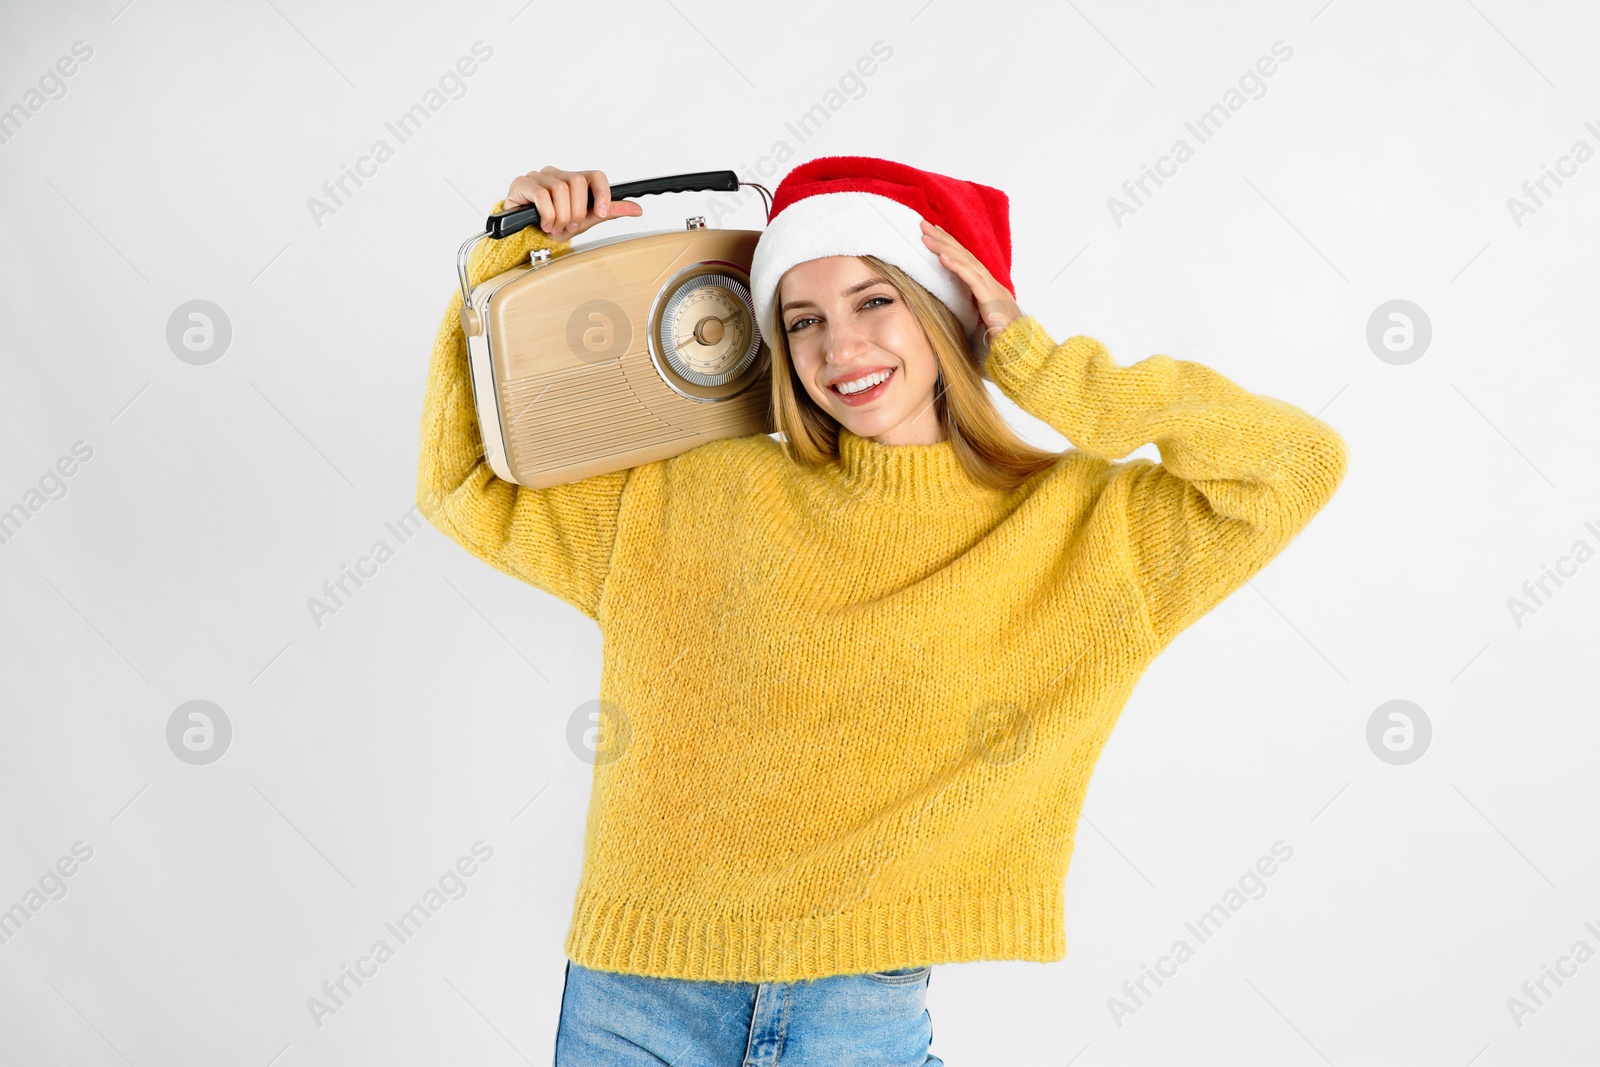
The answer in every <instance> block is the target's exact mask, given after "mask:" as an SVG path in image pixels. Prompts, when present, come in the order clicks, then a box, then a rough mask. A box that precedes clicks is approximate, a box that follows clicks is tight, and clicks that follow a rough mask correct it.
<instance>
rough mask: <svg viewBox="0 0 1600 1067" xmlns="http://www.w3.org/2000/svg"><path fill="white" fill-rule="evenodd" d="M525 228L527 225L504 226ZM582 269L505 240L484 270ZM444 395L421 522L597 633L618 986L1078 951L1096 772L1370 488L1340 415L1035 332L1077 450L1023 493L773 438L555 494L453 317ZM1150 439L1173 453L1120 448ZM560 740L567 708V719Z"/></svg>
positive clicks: (599, 798) (599, 883)
mask: <svg viewBox="0 0 1600 1067" xmlns="http://www.w3.org/2000/svg"><path fill="white" fill-rule="evenodd" d="M499 207H500V205H496V207H495V209H493V210H499ZM535 247H550V248H551V249H552V254H553V255H555V256H560V255H564V254H566V253H567V252H569V251H570V250H571V248H570V245H568V244H565V243H559V242H552V241H550V240H549V238H548V237H547V235H545V234H544V233H543V232H542V231H539V230H537V229H528V230H524V231H523V232H522V233H521V234H518V235H516V236H514V237H511V238H507V239H506V240H504V241H500V242H483V243H482V244H480V245H479V247H478V248H477V249H476V250H475V254H474V257H473V260H472V262H471V264H470V267H469V277H470V278H471V280H472V282H473V283H474V284H476V283H477V282H478V281H479V280H481V279H483V278H485V277H488V276H491V275H493V274H496V273H498V272H499V271H501V270H504V269H506V268H508V267H510V266H512V265H513V264H514V263H515V262H517V261H518V260H519V259H522V258H524V257H525V256H526V255H527V254H528V251H529V249H530V248H535ZM460 302H461V300H460V295H459V294H457V295H456V296H455V297H454V298H453V299H452V301H451V304H450V307H449V310H448V311H447V313H446V315H445V317H444V321H443V323H442V324H441V326H440V328H439V333H438V338H437V340H436V342H435V345H434V349H433V355H432V362H431V366H430V369H429V372H428V380H427V389H426V397H425V401H424V411H423V418H422V431H421V463H420V468H419V471H418V479H417V503H418V505H419V507H420V509H421V511H422V513H423V514H424V515H426V516H427V517H428V519H429V520H430V521H431V522H432V523H433V524H434V525H435V526H437V527H438V528H439V529H440V530H441V531H443V532H444V533H445V534H447V535H448V536H450V537H451V538H453V539H454V540H456V541H457V542H459V543H460V544H461V545H463V546H464V547H465V548H466V549H467V550H468V551H469V552H471V553H472V554H473V555H475V556H477V557H478V558H480V559H483V560H485V561H487V562H488V563H490V564H492V565H493V566H495V567H497V568H499V569H500V570H502V571H504V572H506V573H508V574H510V575H513V576H514V577H516V578H519V579H521V580H522V581H525V582H527V583H529V584H531V585H533V586H535V587H537V588H539V589H542V590H545V591H546V592H549V593H551V594H553V595H555V596H557V597H560V598H561V599H563V600H565V601H567V602H568V603H570V604H572V605H573V606H575V607H576V608H577V609H578V610H580V611H581V612H583V613H584V614H585V615H587V616H589V617H590V618H592V619H594V620H595V621H596V622H597V623H598V624H599V626H600V629H601V634H602V637H603V642H604V656H603V659H602V665H601V672H600V693H599V695H600V698H601V700H602V701H603V702H604V707H605V708H606V709H607V714H606V719H605V722H604V733H603V739H602V744H601V747H600V751H599V754H598V758H597V759H596V762H595V767H594V774H593V781H592V787H591V789H592V792H591V796H590V804H589V816H588V823H587V828H586V833H585V837H584V858H583V869H582V874H581V876H580V880H579V883H578V888H577V893H576V900H575V903H574V909H573V916H572V924H571V927H570V929H569V931H568V934H567V937H566V943H565V949H566V952H567V955H568V956H569V957H570V958H571V959H573V960H575V961H577V962H578V963H581V964H583V965H584V966H587V967H592V968H597V969H601V970H609V971H619V972H625V973H632V974H641V975H650V976H656V977H672V978H694V979H715V980H729V981H741V982H773V981H796V980H800V979H810V978H819V977H823V976H827V975H834V974H847V973H860V972H864V971H877V970H886V969H890V968H899V967H910V966H919V965H922V964H930V963H947V962H957V961H964V960H980V959H1018V960H1034V961H1041V962H1045V961H1052V960H1059V959H1061V958H1062V957H1063V956H1064V955H1065V953H1066V936H1065V928H1064V917H1063V913H1062V896H1063V886H1064V882H1065V877H1066V873H1067V867H1068V863H1069V861H1070V859H1071V855H1072V849H1073V844H1074V838H1075V833H1076V828H1077V823H1078V814H1079V810H1080V808H1081V805H1082V803H1083V799H1084V796H1085V793H1086V792H1087V789H1088V785H1089V778H1090V774H1091V772H1092V771H1093V768H1094V765H1095V762H1096V760H1097V759H1098V757H1099V754H1100V752H1101V750H1102V747H1103V746H1104V744H1105V741H1106V738H1107V736H1108V735H1109V734H1110V732H1111V729H1112V726H1113V724H1114V723H1115V722H1116V719H1117V716H1118V714H1119V713H1120V711H1121V709H1122V707H1123V705H1124V704H1125V702H1126V700H1127V698H1128V695H1129V693H1130V692H1131V691H1132V689H1133V686H1134V684H1135V682H1136V681H1137V680H1138V678H1139V676H1140V675H1141V673H1142V672H1143V671H1144V669H1145V668H1146V666H1147V665H1148V664H1149V663H1150V661H1151V660H1152V659H1153V658H1154V657H1155V656H1156V655H1157V654H1158V653H1159V652H1160V651H1161V650H1162V649H1163V648H1164V647H1166V645H1167V644H1168V643H1169V642H1170V641H1171V640H1172V638H1173V637H1174V636H1175V635H1177V634H1178V633H1179V632H1180V631H1182V630H1183V629H1184V627H1186V626H1188V625H1189V624H1190V623H1192V622H1194V621H1195V620H1196V619H1198V618H1200V617H1201V616H1202V615H1204V614H1205V613H1206V612H1207V611H1209V610H1210V609H1211V608H1212V607H1214V606H1215V605H1216V604H1217V603H1219V602H1220V601H1221V600H1222V599H1223V598H1225V597H1226V596H1228V595H1229V594H1230V593H1232V592H1233V591H1234V590H1236V589H1238V588H1239V587H1240V586H1241V585H1243V584H1244V582H1245V580H1246V579H1247V578H1249V577H1250V576H1251V575H1253V574H1255V573H1256V572H1257V571H1259V570H1260V569H1261V568H1262V567H1263V566H1264V565H1265V564H1266V563H1267V562H1268V561H1269V560H1271V559H1272V558H1273V557H1274V556H1275V555H1276V554H1277V553H1278V552H1279V551H1280V550H1282V549H1283V548H1284V546H1285V545H1287V544H1288V543H1289V542H1290V540H1292V539H1293V538H1294V537H1295V536H1296V534H1297V533H1298V532H1299V531H1300V530H1301V529H1302V528H1303V527H1304V526H1305V525H1306V523H1307V522H1308V521H1309V520H1310V519H1311V517H1312V516H1313V515H1314V514H1315V513H1316V512H1317V511H1318V510H1319V509H1320V508H1321V507H1322V506H1323V505H1324V504H1325V503H1326V502H1327V501H1328V500H1329V498H1330V497H1331V496H1332V495H1333V493H1334V491H1335V489H1336V488H1337V487H1338V485H1339V483H1340V482H1341V480H1342V479H1343V476H1344V472H1345V466H1346V450H1345V445H1344V442H1343V440H1342V439H1341V438H1340V436H1339V435H1338V433H1336V432H1335V431H1334V430H1333V429H1331V428H1330V427H1329V426H1328V425H1327V424H1326V423H1324V422H1322V421H1320V420H1318V419H1315V418H1313V417H1312V416H1310V415H1308V414H1306V413H1305V412H1304V411H1302V410H1300V409H1299V408H1297V407H1294V406H1292V405H1290V404H1287V403H1284V402H1282V401H1278V400H1274V399H1271V398H1268V397H1264V396H1259V395H1256V394H1253V393H1250V392H1247V391H1246V390H1244V389H1242V388H1241V387H1239V386H1238V385H1235V384H1234V383H1233V382H1232V381H1230V380H1229V379H1227V378H1225V377H1223V376H1222V375H1221V374H1219V373H1217V372H1216V371H1213V370H1210V369H1209V368H1207V367H1205V366H1203V365H1201V364H1198V363H1192V362H1187V361H1184V360H1177V359H1172V358H1170V357H1168V356H1161V355H1157V356H1151V357H1149V358H1147V359H1145V360H1143V361H1141V362H1138V363H1134V364H1132V365H1130V366H1126V367H1123V366H1118V365H1117V364H1116V363H1114V362H1113V361H1112V359H1111V357H1110V355H1109V354H1108V353H1107V351H1106V349H1105V348H1104V347H1103V346H1102V345H1101V344H1100V343H1099V342H1098V341H1096V340H1094V339H1092V338H1090V337H1084V336H1076V337H1072V338H1069V339H1068V340H1067V341H1066V342H1065V343H1063V344H1056V343H1055V342H1054V341H1052V340H1051V339H1050V338H1049V336H1048V335H1047V334H1046V333H1045V331H1044V329H1043V328H1042V327H1041V326H1040V324H1039V323H1038V321H1037V320H1035V319H1034V318H1033V317H1032V316H1023V317H1022V318H1019V319H1017V320H1016V321H1015V322H1013V323H1011V325H1009V326H1008V327H1007V328H1006V329H1005V330H1004V331H1003V332H1002V333H1001V334H999V335H998V336H997V337H996V339H995V340H994V342H993V344H992V345H991V347H990V350H989V355H988V367H989V373H990V375H991V376H992V379H993V381H994V382H995V384H996V385H997V386H998V387H999V388H1000V390H1001V391H1002V392H1003V393H1004V394H1005V395H1006V396H1008V397H1010V398H1011V399H1012V400H1013V401H1015V402H1016V404H1017V405H1018V406H1019V407H1021V408H1022V409H1023V410H1024V411H1027V412H1029V413H1030V414H1032V415H1035V416H1037V417H1038V418H1040V419H1042V420H1043V421H1045V422H1046V423H1048V424H1049V425H1051V426H1053V427H1054V428H1055V429H1056V430H1058V431H1060V433H1061V434H1062V435H1063V436H1065V437H1066V438H1067V440H1068V441H1069V442H1071V444H1072V445H1073V446H1074V447H1073V448H1071V449H1069V450H1068V451H1066V452H1064V453H1063V454H1062V458H1061V460H1060V461H1058V462H1057V463H1056V464H1055V465H1054V466H1052V467H1050V468H1048V469H1046V470H1044V471H1041V472H1039V473H1037V474H1035V475H1034V476H1033V477H1031V478H1030V479H1028V481H1027V482H1025V483H1024V484H1023V485H1021V486H1020V487H1019V488H1017V489H1016V490H1014V491H1011V492H1004V491H1000V490H993V489H989V488H986V487H983V486H981V485H979V484H977V483H975V482H972V481H970V480H969V479H968V478H967V477H966V475H965V473H964V470H963V468H962V467H961V465H960V463H959V461H958V459H957V456H956V453H955V451H954V446H953V445H952V444H951V443H950V442H949V441H942V442H939V443H937V444H931V445H899V446H889V445H882V444H879V443H877V442H876V441H874V440H871V439H868V438H861V437H857V436H855V435H854V434H852V433H850V432H849V431H848V430H844V431H842V432H841V434H840V439H839V457H838V460H837V462H834V463H830V464H829V465H827V466H825V467H823V468H820V469H817V470H807V469H805V468H803V467H800V466H799V465H797V464H794V463H792V462H791V461H789V460H788V459H787V458H786V457H785V456H784V454H783V452H782V450H781V446H780V445H779V443H778V442H777V441H775V440H773V439H772V438H770V437H767V436H765V435H759V434H758V435H752V436H747V437H739V438H728V439H723V440H718V441H712V442H708V443H706V444H703V445H700V446H698V447H696V448H693V449H691V450H689V451H687V452H684V453H682V454H680V455H677V456H673V457H671V458H669V459H665V460H659V461H655V462H651V463H646V464H642V465H640V466H637V467H634V468H631V469H629V470H624V471H617V472H614V473H611V474H607V475H601V476H598V477H593V478H588V479H585V480H583V481H580V482H576V483H572V484H569V485H563V486H556V487H553V488H549V489H530V488H526V487H522V486H517V485H513V484H511V483H508V482H504V481H501V480H500V479H498V478H496V477H495V476H494V474H493V472H492V471H491V470H490V469H489V466H488V464H487V463H486V462H485V461H484V459H483V446H482V441H481V439H480V437H479V432H478V426H477V420H476V416H475V413H474V409H473V400H472V392H471V388H470V385H469V379H468V368H467V358H466V347H465V340H464V338H463V336H462V334H461V330H460V326H459V324H458V322H457V314H458V311H459V309H460ZM1146 442H1154V443H1155V444H1156V445H1157V447H1158V449H1159V451H1160V454H1161V460H1162V461H1161V463H1159V464H1157V463H1153V462H1152V461H1150V460H1148V459H1144V458H1138V459H1129V460H1122V461H1121V462H1117V461H1118V460H1119V459H1121V457H1125V456H1126V455H1127V454H1128V453H1129V452H1131V451H1132V450H1134V449H1135V448H1138V447H1139V446H1140V445H1143V444H1145V443H1146ZM538 711H539V713H540V714H543V715H546V716H550V717H551V718H552V721H554V720H556V719H559V718H561V717H563V716H564V713H565V711H566V709H563V708H552V707H547V708H540V709H538Z"/></svg>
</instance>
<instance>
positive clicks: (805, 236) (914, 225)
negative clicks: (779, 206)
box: [750, 192, 978, 340]
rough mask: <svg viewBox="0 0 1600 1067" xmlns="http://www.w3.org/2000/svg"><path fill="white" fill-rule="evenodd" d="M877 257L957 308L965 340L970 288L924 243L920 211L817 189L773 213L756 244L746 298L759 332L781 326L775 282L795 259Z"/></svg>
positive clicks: (970, 325)
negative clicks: (812, 194) (752, 300)
mask: <svg viewBox="0 0 1600 1067" xmlns="http://www.w3.org/2000/svg"><path fill="white" fill-rule="evenodd" d="M866 255H871V256H877V257H878V258H879V259H881V260H884V261H885V262H887V263H893V264H894V265H895V266H897V267H899V268H900V269H901V270H903V271H905V272H906V273H907V274H909V275H911V277H913V278H915V279H916V280H917V282H918V283H919V284H921V285H922V287H923V288H925V289H927V290H928V292H930V293H932V294H933V295H934V296H935V297H936V298H938V299H939V300H940V301H941V302H943V303H944V305H945V306H946V307H948V308H949V309H950V310H951V311H953V312H955V315H956V318H957V319H958V320H960V322H961V325H962V327H963V328H964V329H965V330H966V332H967V336H968V338H969V340H970V338H971V337H972V335H973V332H974V331H975V330H976V328H977V326H978V311H977V309H976V308H975V307H973V306H972V293H971V291H970V290H969V289H968V288H967V286H966V283H965V282H963V281H962V280H961V279H960V278H958V277H957V276H956V275H955V273H954V272H953V271H951V270H950V269H949V268H948V267H946V266H945V265H944V264H942V263H940V262H939V257H938V256H937V255H935V254H934V253H933V251H932V250H930V249H929V248H928V246H927V245H926V244H924V243H923V240H922V216H921V215H919V214H917V213H916V212H915V211H913V210H912V209H911V208H909V207H907V206H906V205H904V204H902V203H900V202H899V201H898V200H891V199H890V198H889V197H886V196H880V195H878V194H877V193H863V192H841V193H818V194H816V195H815V196H808V197H806V198H805V199H803V200H797V201H795V202H794V203H793V204H790V205H789V206H788V207H786V208H784V209H783V210H782V211H780V212H778V215H777V217H776V218H774V219H773V220H772V221H771V222H770V223H768V224H767V228H766V229H765V230H764V231H762V234H761V237H760V239H759V240H757V241H756V250H755V254H754V255H753V256H752V257H751V261H750V295H751V297H752V299H754V301H755V305H756V320H757V322H758V323H759V324H760V328H761V329H762V331H763V332H765V331H768V330H771V329H781V328H782V324H781V323H780V322H779V321H778V320H777V318H776V308H775V304H776V301H775V299H774V297H775V296H776V295H777V288H778V281H779V280H780V279H781V278H782V277H783V275H784V272H785V271H787V270H788V269H789V268H790V267H792V266H794V265H795V264H796V263H804V262H806V261H807V260H812V259H822V258H824V257H826V256H866Z"/></svg>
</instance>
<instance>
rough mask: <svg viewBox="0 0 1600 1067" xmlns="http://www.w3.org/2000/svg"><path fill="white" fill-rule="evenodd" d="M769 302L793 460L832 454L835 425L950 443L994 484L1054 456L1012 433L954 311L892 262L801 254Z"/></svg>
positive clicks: (824, 459)
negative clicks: (773, 308) (773, 303)
mask: <svg viewBox="0 0 1600 1067" xmlns="http://www.w3.org/2000/svg"><path fill="white" fill-rule="evenodd" d="M777 302H778V304H779V311H780V312H781V314H780V315H779V318H778V321H777V323H776V325H775V326H774V327H773V328H772V329H771V331H770V332H769V333H768V334H767V338H768V341H769V342H770V344H769V347H770V348H771V350H772V357H773V375H772V393H773V409H774V414H775V421H776V422H777V425H778V428H779V429H780V430H781V431H783V435H784V444H785V447H786V449H787V451H788V452H789V454H790V455H791V456H792V457H793V458H794V459H796V460H797V461H799V462H801V463H804V464H807V465H809V466H822V465H825V464H827V463H830V462H832V461H833V460H834V458H835V457H836V456H837V455H838V449H839V443H838V431H839V429H840V428H841V427H842V428H845V429H848V430H849V431H850V432H851V433H853V434H855V435H856V436H858V437H863V438H871V439H873V440H875V441H877V442H878V443H880V444H885V445H923V444H936V443H938V442H941V441H946V440H948V441H950V443H951V445H952V446H953V448H954V450H955V453H956V455H957V457H958V458H959V459H960V461H961V463H962V465H963V466H964V467H965V468H966V470H967V473H968V474H969V476H971V477H972V478H973V480H974V481H976V482H978V483H979V484H982V485H986V486H988V487H990V488H995V489H1013V488H1015V487H1016V486H1017V485H1019V484H1021V483H1022V482H1023V481H1026V480H1027V479H1028V478H1029V477H1030V476H1032V475H1033V474H1035V473H1037V472H1038V471H1041V470H1044V469H1046V468H1048V467H1050V466H1051V465H1052V464H1054V463H1055V462H1056V460H1057V459H1059V458H1060V457H1059V455H1058V454H1057V453H1054V452H1047V451H1045V450H1044V449H1041V448H1035V447H1034V446H1032V445H1030V444H1028V443H1027V442H1026V441H1024V440H1022V438H1020V437H1018V436H1017V434H1016V432H1015V431H1013V430H1012V429H1011V426H1010V424H1009V423H1007V422H1006V421H1005V418H1004V417H1003V416H1002V415H1001V414H1000V412H999V409H998V408H996V407H995V404H994V401H993V399H992V398H991V396H990V394H989V391H988V390H987V389H986V388H985V387H984V384H983V379H984V373H983V369H982V365H981V363H980V361H979V359H978V358H977V357H976V356H975V355H974V353H973V350H972V346H971V345H970V344H969V343H968V341H967V340H966V338H965V336H964V334H965V331H964V328H963V326H962V324H961V322H960V321H959V320H958V319H957V318H956V315H955V313H954V312H953V311H951V310H950V308H949V307H948V306H946V305H945V304H944V303H943V302H942V301H940V300H939V299H937V298H936V297H934V295H933V294H932V293H930V292H929V291H928V290H927V288H925V287H924V286H923V285H922V284H921V283H920V282H918V281H917V280H916V279H914V278H912V277H911V276H910V275H909V274H907V273H906V272H905V271H904V270H902V269H901V268H900V267H898V266H896V265H895V264H893V263H889V262H886V261H885V260H882V259H879V258H878V257H877V256H873V255H864V256H827V257H823V258H820V259H813V260H808V261H806V262H803V263H799V264H796V265H795V266H793V267H791V268H789V270H788V271H787V273H785V274H784V276H783V280H782V282H781V283H780V284H779V286H778V297H777Z"/></svg>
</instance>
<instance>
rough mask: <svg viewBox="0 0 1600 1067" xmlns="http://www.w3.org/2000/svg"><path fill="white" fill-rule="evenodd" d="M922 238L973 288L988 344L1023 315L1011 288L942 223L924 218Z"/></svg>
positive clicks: (953, 271) (948, 266)
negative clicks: (1001, 281) (998, 280)
mask: <svg viewBox="0 0 1600 1067" xmlns="http://www.w3.org/2000/svg"><path fill="white" fill-rule="evenodd" d="M922 240H923V243H924V244H926V245H927V246H928V248H929V249H930V250H932V251H933V252H934V253H935V254H937V255H938V257H939V262H940V263H942V264H944V266H945V267H946V268H947V269H948V270H950V271H951V272H952V273H954V274H955V276H956V277H957V278H960V279H961V280H962V282H964V283H965V284H966V286H967V288H968V289H970V290H971V291H972V299H973V301H974V302H975V303H976V304H977V307H978V318H979V320H980V322H981V323H982V325H983V331H984V332H983V338H984V344H985V345H987V344H988V343H989V342H990V341H992V340H994V338H995V336H996V335H997V334H999V333H1000V331H1001V330H1004V329H1005V328H1006V327H1007V326H1009V325H1010V324H1011V323H1012V322H1013V321H1014V320H1016V319H1018V318H1021V317H1022V308H1021V307H1019V306H1018V305H1017V302H1016V301H1015V300H1013V299H1012V298H1011V291H1010V290H1009V289H1007V288H1006V287H1005V286H1003V285H1001V284H1000V283H999V282H997V281H995V280H994V275H992V274H990V273H989V268H988V267H985V266H984V265H983V261H982V260H980V259H979V258H978V257H977V256H975V255H973V254H972V253H971V252H968V251H967V250H966V249H965V248H963V247H962V245H961V243H960V242H959V241H957V240H956V239H955V238H954V237H951V236H950V235H949V234H948V233H946V232H945V230H944V228H943V227H941V226H935V225H934V224H933V223H931V222H929V221H927V220H926V219H924V220H923V221H922Z"/></svg>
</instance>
